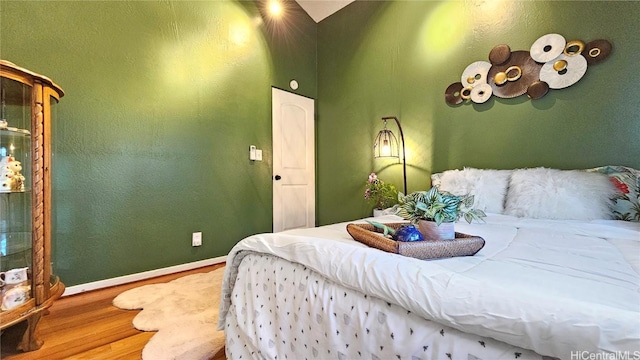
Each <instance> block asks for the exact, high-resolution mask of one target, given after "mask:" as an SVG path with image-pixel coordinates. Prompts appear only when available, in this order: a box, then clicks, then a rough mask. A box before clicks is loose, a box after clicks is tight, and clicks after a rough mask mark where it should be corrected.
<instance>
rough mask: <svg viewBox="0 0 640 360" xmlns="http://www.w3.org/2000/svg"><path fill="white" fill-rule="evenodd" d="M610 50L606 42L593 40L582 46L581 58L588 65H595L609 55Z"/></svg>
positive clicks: (609, 45) (608, 43) (609, 44)
mask: <svg viewBox="0 0 640 360" xmlns="http://www.w3.org/2000/svg"><path fill="white" fill-rule="evenodd" d="M611 48H612V46H611V43H610V42H608V41H607V40H593V41H591V42H589V43H587V44H586V45H585V46H584V52H583V56H584V58H585V59H587V63H588V64H589V65H591V64H597V63H599V62H600V61H602V60H604V59H606V58H607V57H608V56H609V54H611Z"/></svg>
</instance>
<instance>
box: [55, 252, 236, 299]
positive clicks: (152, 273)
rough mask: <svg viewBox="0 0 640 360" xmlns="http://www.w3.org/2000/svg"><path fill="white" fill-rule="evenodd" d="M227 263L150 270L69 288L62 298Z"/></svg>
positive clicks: (204, 262) (216, 261)
mask: <svg viewBox="0 0 640 360" xmlns="http://www.w3.org/2000/svg"><path fill="white" fill-rule="evenodd" d="M225 261H227V256H226V255H225V256H218V257H216V258H211V259H206V260H200V261H195V262H191V263H186V264H181V265H175V266H170V267H166V268H162V269H155V270H149V271H145V272H141V273H136V274H130V275H125V276H119V277H116V278H111V279H105V280H99V281H94V282H90V283H86V284H80V285H74V286H69V287H68V288H66V289H65V290H64V293H63V294H62V296H69V295H75V294H80V293H83V292H86V291H91V290H98V289H104V288H107V287H111V286H116V285H122V284H127V283H130V282H134V281H139V280H145V279H150V278H153V277H156V276H162V275H167V274H173V273H177V272H181V271H187V270H193V269H197V268H199V267H203V266H209V265H215V264H220V263H223V262H225Z"/></svg>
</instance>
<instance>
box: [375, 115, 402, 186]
mask: <svg viewBox="0 0 640 360" xmlns="http://www.w3.org/2000/svg"><path fill="white" fill-rule="evenodd" d="M387 120H393V121H395V122H396V125H398V130H399V131H400V140H402V180H403V185H404V194H406V193H407V154H406V152H405V148H404V133H403V131H402V126H401V125H400V120H398V118H397V117H395V116H385V117H383V118H382V121H384V129H382V130H380V132H379V133H378V136H376V140H375V142H374V143H373V156H374V157H376V158H382V157H393V158H397V159H400V143H398V139H397V138H396V136H395V135H394V134H393V132H392V131H391V130H389V129H387Z"/></svg>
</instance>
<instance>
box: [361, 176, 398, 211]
mask: <svg viewBox="0 0 640 360" xmlns="http://www.w3.org/2000/svg"><path fill="white" fill-rule="evenodd" d="M364 198H365V199H366V200H367V201H368V202H369V203H370V204H372V205H373V209H374V216H375V215H376V214H375V213H376V210H380V211H382V210H383V209H387V208H390V207H392V206H394V205H396V204H397V203H398V190H397V189H396V187H395V186H393V185H392V184H387V183H385V182H384V181H382V180H380V179H379V178H378V176H377V175H376V173H374V172H372V173H371V174H370V175H369V179H368V180H367V183H366V186H365V190H364Z"/></svg>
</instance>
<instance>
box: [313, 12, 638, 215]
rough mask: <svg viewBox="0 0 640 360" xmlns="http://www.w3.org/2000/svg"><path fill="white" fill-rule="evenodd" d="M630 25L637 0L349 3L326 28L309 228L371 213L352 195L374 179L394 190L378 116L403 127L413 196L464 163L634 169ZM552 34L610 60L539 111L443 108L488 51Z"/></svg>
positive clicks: (394, 171)
mask: <svg viewBox="0 0 640 360" xmlns="http://www.w3.org/2000/svg"><path fill="white" fill-rule="evenodd" d="M639 15H640V2H624V1H611V2H609V1H605V2H595V1H586V2H579V1H567V2H558V1H446V2H437V1H393V2H383V1H374V2H370V1H356V2H355V3H352V4H350V5H348V6H347V7H345V8H344V9H343V10H341V11H340V12H338V13H337V14H335V15H333V16H331V17H329V18H327V19H326V20H324V21H322V22H321V23H320V24H319V26H318V98H319V103H318V119H319V120H318V137H319V139H320V141H319V143H318V176H319V181H318V194H319V198H318V202H319V212H318V220H319V223H320V224H327V223H332V222H336V221H346V220H349V219H354V218H359V217H362V216H366V215H368V214H370V211H371V210H370V209H371V208H370V206H368V205H367V204H366V203H365V202H364V200H363V199H362V192H363V191H364V182H365V181H366V179H367V175H368V174H369V173H370V172H371V171H377V172H378V173H379V176H380V177H381V178H382V179H383V180H385V181H389V182H392V183H395V184H396V185H397V186H399V187H401V186H402V185H401V184H402V178H401V177H402V175H401V174H402V168H401V165H400V164H398V163H397V162H393V161H383V160H374V159H373V154H372V143H373V139H374V137H375V136H376V134H377V132H378V131H379V130H380V129H381V127H382V122H381V120H380V118H381V117H383V116H387V115H396V116H398V117H399V118H400V120H401V122H402V125H403V128H404V133H405V137H406V144H407V163H408V187H409V192H411V191H415V190H422V189H426V188H428V187H429V176H430V174H431V173H432V172H438V171H442V170H446V169H451V168H461V167H464V166H472V167H480V168H503V169H508V168H517V167H535V166H547V167H556V168H589V167H594V166H599V165H606V164H612V165H626V166H631V167H635V168H640V115H639V113H638V109H640V88H639V87H638V86H637V84H638V83H639V81H640V71H638V70H639V67H638V57H639V56H640V38H638V37H637V36H635V33H636V32H637V31H636V29H637V19H638V16H639ZM548 33H559V34H562V35H563V36H565V38H567V39H568V40H573V39H581V40H584V41H587V42H588V41H591V40H595V39H607V40H609V41H610V42H611V43H612V44H613V52H612V54H611V55H610V57H609V58H608V59H606V60H605V61H604V62H602V63H600V64H597V65H594V66H590V67H589V68H588V71H587V73H586V74H585V76H584V77H583V78H582V79H581V80H580V81H579V82H578V83H576V84H575V85H573V86H571V87H569V88H566V89H561V90H550V92H549V93H548V94H547V95H546V96H545V97H544V98H542V99H539V100H536V101H532V100H529V99H528V98H527V97H526V96H522V97H518V98H515V99H498V98H496V97H492V98H491V99H490V100H489V101H488V102H486V103H484V104H480V105H477V104H468V105H462V106H458V107H452V106H449V105H447V104H446V103H445V101H444V91H445V89H446V88H447V86H449V84H451V83H453V82H456V81H460V76H461V74H462V71H463V70H464V68H465V67H466V66H467V65H468V64H470V63H472V62H474V61H478V60H485V61H488V54H489V51H490V50H491V49H492V48H493V47H494V46H495V45H498V44H508V45H509V46H510V47H511V49H512V50H529V48H530V47H531V44H532V43H533V42H534V41H535V40H536V39H538V38H539V37H540V36H542V35H544V34H548ZM389 127H390V128H391V129H392V130H394V131H396V134H397V128H396V126H395V124H389ZM334 134H340V136H334Z"/></svg>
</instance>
